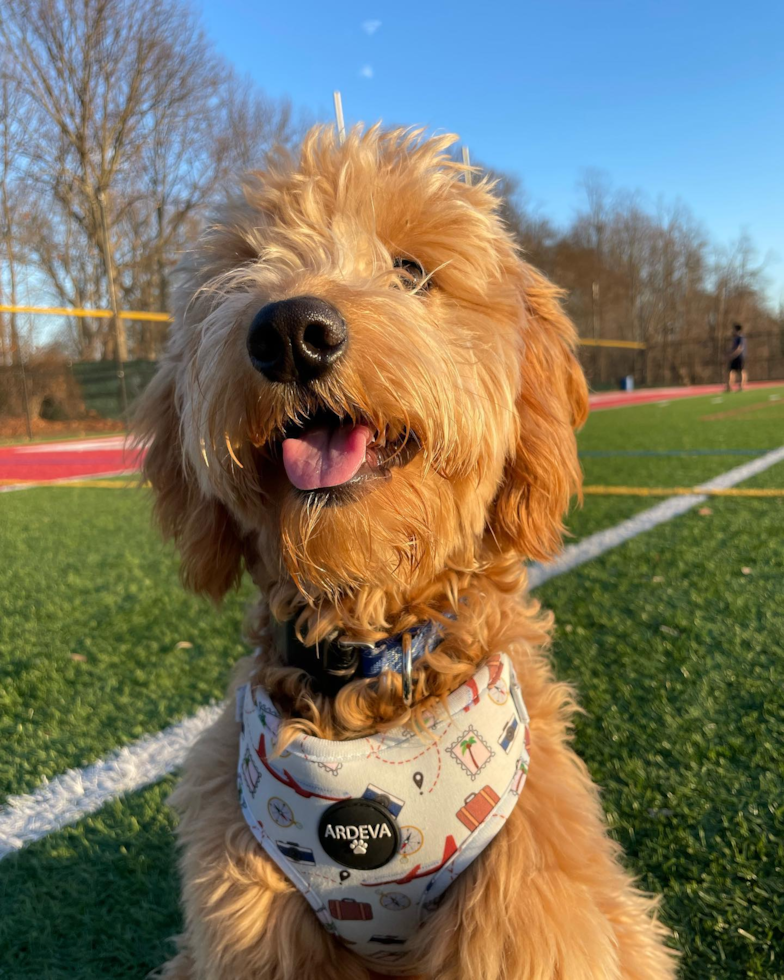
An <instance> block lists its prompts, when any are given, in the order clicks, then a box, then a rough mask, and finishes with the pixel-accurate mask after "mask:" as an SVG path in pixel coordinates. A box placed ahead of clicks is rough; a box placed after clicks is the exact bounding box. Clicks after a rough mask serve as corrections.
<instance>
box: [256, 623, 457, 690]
mask: <svg viewBox="0 0 784 980" xmlns="http://www.w3.org/2000/svg"><path fill="white" fill-rule="evenodd" d="M271 622H272V624H273V627H272V629H273V636H274V639H275V645H276V646H277V647H278V649H279V651H280V652H281V653H282V654H283V657H284V659H285V661H286V663H288V664H289V666H291V667H299V668H300V669H301V670H304V671H305V672H306V673H308V674H309V675H310V676H311V677H312V678H313V680H314V682H315V683H316V686H317V687H318V688H319V690H321V691H322V693H324V694H328V695H330V696H334V695H335V694H337V692H338V691H339V690H340V688H341V687H343V685H344V684H347V683H348V682H349V681H351V680H355V679H356V678H358V677H378V676H379V675H380V674H381V673H383V671H385V670H391V671H393V672H395V673H397V674H401V675H402V676H403V677H404V696H405V695H406V693H407V692H406V690H405V688H406V683H405V682H406V681H408V682H410V671H411V668H412V667H413V665H414V664H415V663H416V662H417V661H418V660H421V659H422V657H424V656H425V654H427V653H430V651H431V650H434V649H435V648H436V647H437V646H438V644H439V643H440V642H441V640H442V638H443V637H442V629H441V626H440V625H439V624H438V623H435V622H433V621H428V622H426V623H422V624H421V625H419V626H415V627H414V628H413V629H410V630H405V631H404V632H402V633H397V634H395V635H394V636H390V637H387V638H386V639H385V640H379V641H378V642H377V643H359V642H354V641H352V640H348V639H346V638H345V637H332V638H329V639H327V640H322V641H321V642H320V643H318V644H317V645H316V646H311V647H309V646H306V645H305V644H304V643H303V642H302V641H301V640H300V639H299V637H298V636H297V634H296V632H295V628H294V620H293V619H291V620H289V621H288V622H286V623H277V622H276V621H274V620H272V621H271ZM407 654H408V655H407ZM409 699H410V691H409V692H408V697H406V700H407V701H408V700H409Z"/></svg>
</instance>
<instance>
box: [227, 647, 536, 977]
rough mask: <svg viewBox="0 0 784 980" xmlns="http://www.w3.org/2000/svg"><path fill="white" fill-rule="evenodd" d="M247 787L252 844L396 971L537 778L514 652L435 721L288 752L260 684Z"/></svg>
mask: <svg viewBox="0 0 784 980" xmlns="http://www.w3.org/2000/svg"><path fill="white" fill-rule="evenodd" d="M237 720H238V721H241V723H242V734H241V736H240V756H239V769H238V786H239V795H240V803H241V806H242V812H243V814H244V816H245V819H246V820H247V822H248V825H249V827H250V829H251V830H252V831H253V834H254V835H255V837H256V839H257V840H258V841H259V843H260V844H261V846H262V847H263V848H264V849H265V850H266V851H267V853H268V854H269V856H270V857H271V858H272V860H273V861H275V863H276V864H277V865H278V867H279V868H280V869H281V870H282V871H283V873H284V874H285V875H286V876H287V877H288V878H289V879H290V880H291V881H292V882H293V883H294V884H295V885H296V886H297V888H299V890H300V891H301V892H302V894H303V895H304V896H305V897H306V898H307V900H308V901H309V902H310V904H311V906H312V907H313V909H314V910H315V912H316V915H317V916H318V918H319V921H320V922H321V923H322V925H324V927H325V928H326V929H327V930H328V931H329V932H330V933H332V934H333V935H334V936H336V937H337V938H338V939H340V940H341V941H342V942H343V943H345V944H346V945H347V946H349V947H350V948H351V949H352V950H353V951H354V952H355V953H357V954H358V955H360V956H362V957H363V958H365V959H367V960H370V961H372V962H373V964H374V966H377V967H378V968H379V969H383V970H384V971H386V972H387V973H390V972H391V973H397V972H405V960H406V957H407V955H408V945H409V943H408V941H409V939H410V938H411V937H412V936H413V934H414V933H415V932H416V930H417V928H418V927H419V925H420V924H421V923H422V922H423V920H424V919H425V918H426V917H427V915H428V914H429V913H430V912H432V911H433V910H434V909H435V908H436V907H437V904H438V899H439V898H440V896H441V895H442V894H443V893H444V891H445V890H446V889H447V888H448V886H449V885H450V884H451V883H452V882H453V881H454V880H455V878H456V877H457V876H458V875H459V874H460V873H461V872H462V871H464V870H465V868H467V867H468V865H469V864H470V863H471V862H472V861H473V860H474V858H476V857H477V856H478V855H479V854H480V853H481V852H482V851H483V850H484V848H485V847H487V845H488V844H489V843H490V841H491V840H492V839H493V838H494V837H495V835H496V834H497V833H498V831H499V830H500V829H501V827H502V826H503V824H504V821H505V820H506V819H507V817H508V816H509V814H510V813H511V812H512V810H513V809H514V806H515V804H516V802H517V799H518V797H519V795H520V791H521V790H522V788H523V784H524V782H525V777H526V773H527V772H528V740H529V739H528V715H527V713H526V710H525V705H524V703H523V699H522V695H521V692H520V688H519V686H518V684H517V679H516V677H515V673H514V669H513V667H512V664H511V662H510V660H509V658H508V657H507V656H506V655H505V654H497V655H494V656H492V657H490V658H489V659H488V660H487V661H486V663H485V664H484V666H482V667H481V668H480V669H479V670H478V671H477V673H476V674H475V675H474V676H473V677H472V678H471V680H470V681H468V682H467V683H466V684H464V685H463V686H462V687H460V688H458V689H457V690H456V691H454V692H453V693H452V694H451V695H450V696H449V697H448V698H447V704H446V710H444V709H443V708H442V707H438V708H437V709H436V710H434V711H433V712H432V713H430V714H429V715H428V717H427V719H426V723H427V727H426V729H425V730H424V731H422V732H412V731H410V730H408V729H404V728H399V729H394V730H392V731H387V732H384V733H378V734H376V735H372V736H368V737H366V738H359V739H353V740H351V741H345V742H333V741H328V740H325V739H318V738H314V737H312V736H299V737H297V738H296V739H294V740H293V741H292V742H291V743H289V745H288V746H287V747H286V748H285V749H284V750H283V751H282V752H280V753H278V752H277V732H278V728H279V726H280V716H279V714H278V712H277V710H276V709H275V707H274V705H273V704H272V701H271V700H270V698H269V695H268V694H267V692H266V691H264V690H263V689H262V688H259V687H256V688H252V687H251V686H250V685H249V684H245V685H243V686H242V687H241V688H239V690H238V691H237Z"/></svg>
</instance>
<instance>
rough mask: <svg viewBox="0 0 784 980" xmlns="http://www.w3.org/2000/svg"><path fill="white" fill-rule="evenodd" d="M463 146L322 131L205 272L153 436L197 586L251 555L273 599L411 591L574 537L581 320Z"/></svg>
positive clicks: (152, 403) (155, 391)
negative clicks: (466, 159)
mask: <svg viewBox="0 0 784 980" xmlns="http://www.w3.org/2000/svg"><path fill="white" fill-rule="evenodd" d="M453 142H454V139H453V138H452V137H438V138H435V139H429V140H424V139H422V138H421V136H420V134H417V133H411V132H401V131H398V132H391V133H382V132H381V131H379V130H378V129H377V128H374V129H371V130H370V131H368V132H366V133H364V134H363V133H361V132H359V131H355V132H353V133H351V134H350V135H349V137H348V138H347V140H346V142H345V144H344V145H342V146H341V145H338V143H337V140H336V138H335V136H334V135H333V132H332V131H331V130H329V129H321V128H317V129H315V130H313V131H312V132H311V133H310V134H309V135H308V136H307V138H306V139H305V141H304V145H303V148H302V151H301V154H300V156H299V159H298V160H292V159H289V158H288V157H287V156H285V155H280V156H278V157H276V158H273V159H272V160H271V162H270V163H269V166H268V169H267V170H266V171H265V172H263V173H257V174H252V175H250V176H249V177H248V178H247V179H246V181H245V183H244V186H243V195H242V197H241V198H240V199H239V200H237V201H235V202H234V203H233V204H229V205H227V206H226V207H225V209H224V210H223V211H222V213H221V214H220V215H219V216H218V218H217V220H216V221H215V222H214V223H213V224H212V225H211V226H210V227H209V228H208V229H207V230H206V232H205V233H204V235H203V236H202V239H201V241H200V242H199V244H198V246H197V248H196V250H195V251H194V252H193V254H192V255H191V257H190V259H189V260H188V261H187V262H186V263H185V266H184V273H185V275H184V282H183V285H182V287H181V288H180V291H179V297H178V301H177V309H176V317H175V323H174V326H173V328H172V336H171V341H170V345H169V349H168V352H167V355H166V359H165V361H164V363H163V365H162V367H161V370H160V371H159V373H158V375H157V377H156V379H155V381H154V382H153V384H152V385H151V386H150V388H149V389H148V392H147V394H146V396H145V399H144V401H143V404H142V406H141V411H140V416H139V425H138V431H139V433H140V436H141V438H143V439H145V440H147V442H148V450H147V455H146V460H145V466H144V469H145V474H146V476H147V478H148V479H149V481H150V482H151V484H152V486H153V488H154V490H155V493H156V501H157V512H158V516H159V519H160V521H161V523H162V525H163V528H164V531H165V532H166V533H167V534H168V535H170V536H173V537H174V538H175V539H176V541H177V543H178V544H179V547H180V549H181V552H182V555H183V567H184V576H185V580H186V583H187V584H188V585H190V586H191V587H192V588H194V589H195V590H197V591H201V592H205V593H207V594H209V595H211V596H213V597H216V598H217V597H220V596H221V595H222V594H223V593H224V592H225V591H226V590H227V589H228V588H229V587H230V586H231V585H232V584H233V583H235V582H236V581H237V580H238V578H239V576H240V574H241V571H242V567H243V563H245V564H247V565H248V566H249V567H250V568H251V571H252V572H253V574H254V577H255V578H256V579H257V581H259V582H260V584H262V585H263V586H264V587H266V588H267V589H274V588H275V587H280V586H281V584H282V583H284V582H289V583H291V582H293V583H295V584H296V586H297V588H298V589H299V590H300V592H301V593H302V595H304V596H306V597H308V598H310V599H311V600H322V599H324V598H328V599H332V600H335V599H339V598H340V597H345V596H354V597H355V598H356V597H358V596H362V595H366V596H370V595H376V596H378V595H384V596H385V597H386V598H387V600H389V601H392V602H398V603H399V604H403V603H405V602H406V601H409V600H410V597H411V596H412V595H414V594H416V592H417V590H419V591H421V590H423V589H425V588H427V587H428V586H429V585H430V583H432V582H433V581H434V580H435V579H436V578H437V577H438V576H439V575H440V574H441V573H442V572H443V571H444V570H445V569H448V568H452V569H467V570H470V569H472V568H475V567H477V566H478V565H479V564H481V563H487V562H488V561H492V559H493V556H498V555H500V556H506V557H508V556H509V555H510V554H514V555H515V556H519V557H526V558H528V557H532V558H543V557H546V556H547V555H549V554H551V553H553V552H554V551H555V550H556V549H557V547H558V545H559V543H560V538H561V533H562V523H561V521H562V516H563V514H564V512H565V510H566V508H567V507H568V504H569V500H570V497H571V495H572V494H573V493H574V492H575V491H576V490H577V489H578V487H579V478H580V474H579V466H578V463H577V454H576V449H575V440H574V434H573V429H574V427H575V426H576V425H577V424H579V423H580V422H582V420H583V419H584V417H585V413H586V388H585V381H584V378H583V375H582V372H581V370H580V367H579V365H578V363H577V361H576V359H575V356H574V343H575V335H574V330H573V328H572V326H571V324H570V323H569V321H568V319H567V318H566V317H565V315H564V313H563V312H562V310H561V307H560V304H559V292H558V290H557V289H555V288H554V287H553V286H552V285H551V284H550V283H549V282H547V281H546V280H545V279H544V278H543V277H542V276H541V275H540V274H539V273H537V272H536V271H535V270H534V269H532V268H531V267H530V266H528V265H526V263H525V262H523V261H522V259H521V258H520V256H519V254H518V251H517V249H516V247H515V244H514V242H513V241H512V240H511V238H510V235H509V234H508V232H507V231H506V229H505V228H504V226H503V224H502V222H501V221H500V219H499V218H498V216H497V211H498V207H499V201H498V199H497V198H496V197H495V196H494V194H493V190H492V186H491V185H490V184H489V183H488V182H485V181H480V182H477V183H475V184H474V185H473V186H472V185H471V184H468V183H466V181H465V174H464V168H463V167H462V166H460V165H458V164H456V163H455V162H454V161H453V160H452V159H451V158H450V157H449V155H448V154H447V152H446V151H447V150H448V147H449V146H450V145H451V144H452V143H453ZM368 602H370V600H369V599H368ZM379 613H380V615H381V618H383V611H382V610H379ZM368 616H369V617H370V618H372V617H373V612H372V611H371V610H370V609H368Z"/></svg>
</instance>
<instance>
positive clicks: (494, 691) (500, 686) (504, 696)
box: [487, 680, 509, 704]
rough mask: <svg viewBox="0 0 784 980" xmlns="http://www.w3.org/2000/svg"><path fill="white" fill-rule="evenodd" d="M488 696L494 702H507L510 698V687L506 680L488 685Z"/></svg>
mask: <svg viewBox="0 0 784 980" xmlns="http://www.w3.org/2000/svg"><path fill="white" fill-rule="evenodd" d="M487 696H488V697H489V698H490V700H491V701H492V702H493V703H494V704H506V702H507V701H508V700H509V688H508V687H507V686H506V684H505V683H504V681H501V680H499V681H496V682H495V684H491V685H490V687H488V689H487Z"/></svg>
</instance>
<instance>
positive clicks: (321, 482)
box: [283, 425, 372, 490]
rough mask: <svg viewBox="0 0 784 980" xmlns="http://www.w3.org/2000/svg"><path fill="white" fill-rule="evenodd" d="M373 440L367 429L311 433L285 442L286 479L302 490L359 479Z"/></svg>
mask: <svg viewBox="0 0 784 980" xmlns="http://www.w3.org/2000/svg"><path fill="white" fill-rule="evenodd" d="M371 438H372V434H371V432H370V429H369V428H368V427H367V426H366V425H344V426H341V428H339V429H327V428H323V429H311V430H310V432H306V433H305V434H304V435H303V436H301V437H300V438H299V439H284V440H283V465H284V466H285V467H286V475H287V476H288V478H289V479H290V480H291V482H292V483H293V484H294V486H295V487H297V489H299V490H318V489H319V488H320V487H337V486H340V484H341V483H348V481H349V480H350V479H351V478H352V477H354V476H356V474H357V471H358V470H359V468H360V466H362V464H363V463H364V462H365V455H366V453H367V446H368V443H369V442H370V440H371Z"/></svg>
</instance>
